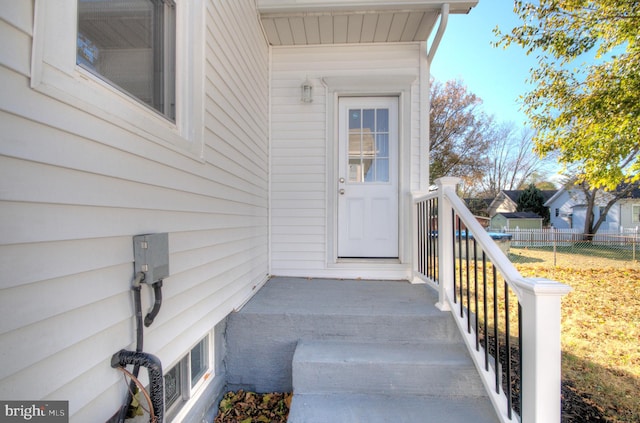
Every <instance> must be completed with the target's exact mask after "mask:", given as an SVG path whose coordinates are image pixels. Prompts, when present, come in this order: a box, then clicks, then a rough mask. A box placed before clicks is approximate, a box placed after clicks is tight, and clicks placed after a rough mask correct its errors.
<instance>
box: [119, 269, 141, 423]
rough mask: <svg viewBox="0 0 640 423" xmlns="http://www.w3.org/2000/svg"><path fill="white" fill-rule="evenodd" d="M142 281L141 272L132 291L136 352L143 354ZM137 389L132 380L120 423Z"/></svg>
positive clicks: (136, 371) (137, 370) (137, 369)
mask: <svg viewBox="0 0 640 423" xmlns="http://www.w3.org/2000/svg"><path fill="white" fill-rule="evenodd" d="M142 281H144V273H142V272H140V273H138V274H137V275H136V279H135V280H134V281H133V286H132V287H131V290H132V291H133V305H134V308H135V315H136V352H142V341H143V332H142V300H141V298H140V291H141V289H142V286H141V282H142ZM139 373H140V364H138V363H136V364H134V366H133V372H132V374H133V375H134V376H135V377H138V374H139ZM135 389H136V384H135V382H134V381H133V380H131V382H130V384H129V391H128V392H127V398H126V399H125V403H124V405H123V406H122V407H121V408H120V413H119V414H118V423H124V421H125V419H126V418H127V413H128V411H129V406H130V405H131V400H132V399H133V395H132V392H134V390H135Z"/></svg>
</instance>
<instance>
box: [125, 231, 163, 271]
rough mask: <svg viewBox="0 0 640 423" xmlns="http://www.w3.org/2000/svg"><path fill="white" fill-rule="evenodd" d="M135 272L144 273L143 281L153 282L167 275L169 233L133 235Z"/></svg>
mask: <svg viewBox="0 0 640 423" xmlns="http://www.w3.org/2000/svg"><path fill="white" fill-rule="evenodd" d="M133 258H134V260H135V263H134V267H135V274H136V275H137V274H138V273H139V272H143V273H144V282H145V283H155V282H158V281H160V280H162V279H164V278H166V277H167V276H169V234H167V233H161V234H146V235H136V236H134V237H133Z"/></svg>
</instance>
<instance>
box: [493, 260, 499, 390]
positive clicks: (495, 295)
mask: <svg viewBox="0 0 640 423" xmlns="http://www.w3.org/2000/svg"><path fill="white" fill-rule="evenodd" d="M493 338H494V339H493V347H494V353H495V357H494V361H495V375H496V394H499V393H500V342H499V340H498V275H497V272H496V266H495V265H494V266H493Z"/></svg>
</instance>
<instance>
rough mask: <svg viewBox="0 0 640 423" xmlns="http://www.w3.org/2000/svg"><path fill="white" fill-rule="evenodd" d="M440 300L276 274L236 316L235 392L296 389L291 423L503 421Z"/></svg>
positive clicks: (392, 284)
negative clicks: (439, 305)
mask: <svg viewBox="0 0 640 423" xmlns="http://www.w3.org/2000/svg"><path fill="white" fill-rule="evenodd" d="M435 302H436V293H435V292H434V291H433V290H432V289H431V288H429V287H427V286H425V285H412V284H410V283H408V282H406V281H361V280H335V279H304V278H281V277H275V278H272V279H271V280H269V281H268V282H267V283H266V284H265V286H264V287H263V288H262V289H261V290H260V291H259V292H258V293H257V294H256V295H255V296H254V297H253V298H252V299H251V300H250V301H249V302H248V303H247V304H246V305H245V306H244V307H243V308H242V309H241V310H240V311H239V312H237V313H233V314H231V315H230V317H229V320H228V322H227V331H226V349H227V351H226V357H227V358H226V363H225V364H226V374H227V383H228V389H230V390H237V389H245V390H252V391H257V392H274V391H279V392H291V391H293V392H294V398H293V403H292V407H291V412H290V415H289V422H291V423H298V422H305V423H313V422H318V423H320V422H327V423H328V422H359V421H362V422H369V423H376V422H405V421H406V422H415V421H420V422H436V421H437V422H442V421H447V422H451V423H456V422H468V421H474V423H484V422H486V423H489V422H491V423H495V422H497V421H498V420H497V418H496V415H495V413H494V411H493V408H492V406H491V404H490V401H489V399H488V397H487V396H486V393H485V391H484V388H483V386H482V383H481V381H480V377H479V375H478V374H477V372H476V369H475V367H474V365H473V363H472V361H471V359H470V357H469V355H468V353H467V351H466V347H465V346H464V344H463V341H462V339H461V337H460V335H459V333H458V329H457V327H456V325H455V322H454V321H453V318H452V316H451V315H450V314H449V313H445V312H441V311H440V310H438V309H436V308H435V307H434V304H435Z"/></svg>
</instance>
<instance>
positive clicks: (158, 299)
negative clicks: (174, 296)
mask: <svg viewBox="0 0 640 423" xmlns="http://www.w3.org/2000/svg"><path fill="white" fill-rule="evenodd" d="M152 286H153V296H154V298H155V302H154V303H153V308H152V309H151V311H150V312H149V313H147V315H146V316H145V317H144V325H145V326H146V327H149V326H151V324H152V323H153V319H155V318H156V316H157V315H158V312H159V311H160V307H161V306H162V281H158V282H155V283H153V285H152Z"/></svg>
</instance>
